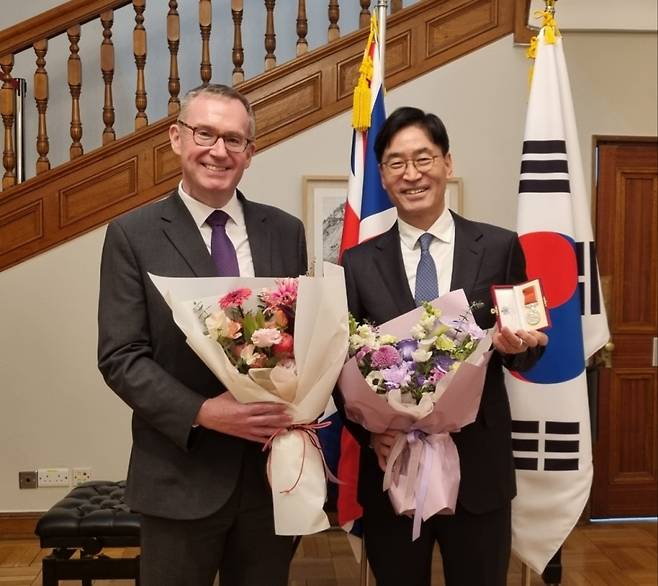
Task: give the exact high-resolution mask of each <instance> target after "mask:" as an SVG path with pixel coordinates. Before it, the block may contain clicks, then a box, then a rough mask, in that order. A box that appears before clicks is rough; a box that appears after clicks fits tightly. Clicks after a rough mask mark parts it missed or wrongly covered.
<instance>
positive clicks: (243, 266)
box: [178, 182, 255, 277]
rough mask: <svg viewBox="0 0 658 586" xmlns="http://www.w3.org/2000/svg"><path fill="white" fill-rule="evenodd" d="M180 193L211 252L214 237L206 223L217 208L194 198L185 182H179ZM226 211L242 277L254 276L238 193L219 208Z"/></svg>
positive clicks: (227, 227)
mask: <svg viewBox="0 0 658 586" xmlns="http://www.w3.org/2000/svg"><path fill="white" fill-rule="evenodd" d="M178 193H179V194H180V196H181V199H182V200H183V203H184V204H185V207H186V208H187V209H188V210H189V212H190V214H192V218H193V219H194V223H195V224H196V225H197V228H199V232H200V233H201V237H202V238H203V241H204V242H205V244H206V248H207V249H208V252H210V241H211V237H212V228H211V227H210V226H209V225H208V224H206V219H207V218H208V216H209V215H210V214H211V213H212V212H214V211H215V209H216V208H211V207H210V206H207V205H206V204H205V203H202V202H200V201H199V200H198V199H194V198H193V197H192V196H191V195H189V194H188V193H185V190H184V189H183V183H182V182H181V183H179V184H178ZM218 209H221V210H222V211H224V212H226V214H227V215H228V220H227V222H226V235H227V236H228V238H229V240H230V241H231V243H232V244H233V247H234V248H235V253H236V255H237V257H238V267H239V268H240V276H241V277H254V276H255V275H254V261H253V259H252V257H251V248H250V247H249V237H248V236H247V226H246V224H245V222H244V211H243V209H242V204H241V203H240V200H238V198H237V195H236V194H235V193H234V194H233V196H232V197H231V199H230V200H229V201H228V202H227V204H226V205H225V206H224V207H222V208H218Z"/></svg>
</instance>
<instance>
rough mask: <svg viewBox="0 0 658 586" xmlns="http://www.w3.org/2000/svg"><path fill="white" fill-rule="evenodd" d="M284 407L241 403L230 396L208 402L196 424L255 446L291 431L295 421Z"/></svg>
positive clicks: (227, 394) (226, 394)
mask: <svg viewBox="0 0 658 586" xmlns="http://www.w3.org/2000/svg"><path fill="white" fill-rule="evenodd" d="M287 408H288V406H287V405H285V404H283V403H265V402H260V403H240V402H239V401H237V400H236V399H235V397H233V395H231V393H229V392H225V393H222V394H221V395H218V396H217V397H212V398H211V399H206V400H205V401H204V402H203V404H202V405H201V409H199V413H198V414H197V416H196V420H195V422H194V423H195V424H196V425H201V426H203V427H205V428H207V429H213V430H215V431H219V432H221V433H226V434H229V435H235V436H237V437H241V438H244V439H247V440H250V441H252V442H260V443H265V442H266V441H267V440H268V439H269V438H270V437H271V436H272V435H273V434H274V433H276V432H277V431H278V430H280V429H282V428H286V427H289V426H290V424H291V423H292V417H291V416H290V415H288V413H287V412H286V409H287Z"/></svg>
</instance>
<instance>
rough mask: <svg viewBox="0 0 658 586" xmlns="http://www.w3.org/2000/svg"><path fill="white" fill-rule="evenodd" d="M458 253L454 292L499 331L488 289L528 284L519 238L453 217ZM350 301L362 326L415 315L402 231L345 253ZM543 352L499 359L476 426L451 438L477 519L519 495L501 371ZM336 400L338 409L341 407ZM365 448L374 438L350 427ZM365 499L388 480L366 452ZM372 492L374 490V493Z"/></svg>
mask: <svg viewBox="0 0 658 586" xmlns="http://www.w3.org/2000/svg"><path fill="white" fill-rule="evenodd" d="M453 217H454V221H455V251H454V257H453V271H452V280H451V285H450V289H451V290H455V289H464V292H465V293H466V296H467V297H468V299H469V301H471V302H473V301H481V302H483V304H484V306H483V307H481V308H480V309H477V310H475V311H474V317H475V319H476V321H477V323H478V324H479V325H480V327H482V328H490V327H492V326H493V325H494V321H495V320H494V316H493V314H492V313H491V308H492V302H491V293H490V287H491V286H492V285H503V284H513V283H519V282H522V281H524V280H525V279H526V272H525V258H524V256H523V251H522V250H521V246H520V244H519V240H518V238H517V236H516V234H514V233H513V232H510V231H509V230H504V229H502V228H498V227H496V226H491V225H489V224H482V223H479V222H473V221H470V220H467V219H465V218H462V217H461V216H459V215H457V214H454V213H453ZM343 266H344V267H345V281H346V285H347V301H348V305H349V310H350V312H351V313H352V315H354V316H355V318H356V319H357V320H359V321H362V320H368V321H370V322H371V323H375V324H381V323H384V322H386V321H389V320H391V319H393V318H394V317H397V316H398V315H401V314H403V313H406V312H408V311H411V310H412V309H414V308H415V303H414V299H413V295H412V293H411V290H410V289H409V283H408V281H407V276H406V273H405V269H404V263H403V260H402V252H401V250H400V236H399V233H398V227H397V224H395V225H394V226H393V228H391V229H390V230H389V231H388V232H385V233H384V234H382V235H380V236H378V237H376V238H373V239H372V240H369V241H367V242H364V243H363V244H361V245H359V246H357V247H355V248H352V249H350V250H348V251H346V252H345V254H344V256H343ZM541 352H542V351H541V349H539V350H534V349H533V350H530V351H527V352H525V353H523V354H517V355H514V356H507V357H502V356H501V355H500V354H498V353H497V352H494V354H493V356H492V358H491V361H490V362H489V367H488V370H487V378H486V381H485V386H484V391H483V393H482V401H481V403H480V410H479V412H478V416H477V420H476V421H475V422H474V423H472V424H471V425H468V426H466V427H465V428H464V429H462V431H461V432H459V433H456V434H453V439H454V441H455V444H456V445H457V450H458V452H459V457H460V467H461V483H460V487H459V501H460V503H461V504H462V506H464V507H465V508H466V509H467V510H469V511H471V512H474V513H481V512H485V511H490V510H493V509H496V508H498V507H501V506H503V505H504V504H505V503H506V502H508V501H509V500H510V499H511V498H512V497H513V496H514V495H515V494H516V485H515V479H514V465H513V460H512V445H511V417H510V409H509V402H508V399H507V393H506V390H505V384H504V381H503V370H502V365H503V363H505V365H506V366H508V367H510V368H512V369H514V370H525V369H527V368H529V367H530V366H532V365H533V364H534V363H535V361H536V360H537V358H538V356H540V355H541ZM340 400H341V399H340V397H337V403H340ZM350 430H351V431H352V432H353V434H354V435H355V437H356V438H357V440H359V441H360V443H361V444H362V446H366V445H367V441H368V437H367V436H366V435H365V434H364V431H365V430H363V428H360V427H358V426H356V427H355V424H350ZM361 454H362V458H361V472H360V479H359V499H360V500H361V504H363V505H364V506H367V501H368V491H372V490H377V491H379V492H380V493H381V480H382V474H381V470H380V469H379V466H378V465H377V461H376V458H375V457H374V453H373V451H372V450H370V449H362V451H361ZM373 487H374V488H373Z"/></svg>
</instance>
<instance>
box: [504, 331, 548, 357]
mask: <svg viewBox="0 0 658 586" xmlns="http://www.w3.org/2000/svg"><path fill="white" fill-rule="evenodd" d="M546 344H548V336H547V335H546V334H545V333H544V332H540V331H539V330H529V331H526V330H517V331H516V332H512V330H510V329H509V328H508V327H504V328H503V329H502V330H501V331H498V332H495V333H494V335H493V345H494V347H495V348H496V350H498V352H502V353H503V354H521V353H522V352H525V351H526V350H527V349H528V348H535V347H536V346H546Z"/></svg>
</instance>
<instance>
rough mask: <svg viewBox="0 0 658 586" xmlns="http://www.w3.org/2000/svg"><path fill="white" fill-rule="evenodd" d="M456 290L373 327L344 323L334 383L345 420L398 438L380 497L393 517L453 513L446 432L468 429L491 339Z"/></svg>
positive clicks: (453, 457)
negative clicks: (345, 340)
mask: <svg viewBox="0 0 658 586" xmlns="http://www.w3.org/2000/svg"><path fill="white" fill-rule="evenodd" d="M472 309H473V306H469V304H468V301H467V299H466V295H465V294H464V291H463V290H461V289H460V290H458V291H452V292H450V293H448V294H447V295H444V296H442V297H440V298H439V299H437V300H435V301H433V302H432V303H425V304H424V305H423V306H422V307H418V308H417V309H415V310H413V311H411V312H409V313H406V314H404V315H402V316H400V317H398V318H396V319H394V320H391V321H389V322H387V323H385V324H382V325H380V326H378V327H374V326H372V325H370V324H358V323H356V322H355V321H354V320H353V319H351V321H350V346H349V355H350V357H351V358H350V360H348V362H347V363H346V364H345V366H344V367H343V371H342V372H341V376H340V379H339V386H340V390H341V392H342V394H343V397H344V399H345V410H346V413H347V416H348V417H349V418H350V419H352V420H353V421H356V422H357V423H359V424H360V425H362V426H363V427H365V428H366V429H368V430H369V431H371V432H373V433H382V432H384V431H391V430H395V431H399V432H400V433H399V436H398V439H397V441H396V443H395V445H394V446H393V449H392V451H391V454H390V456H389V458H388V462H387V469H386V472H385V474H384V487H383V488H384V490H388V491H389V496H390V498H391V502H392V504H393V507H394V509H395V511H396V512H397V513H398V514H410V515H411V514H413V517H414V527H413V539H416V538H417V537H418V535H420V524H421V520H422V519H428V518H429V517H431V516H432V515H434V514H436V513H439V512H441V513H445V514H452V513H454V511H455V505H456V502H457V493H458V490H459V480H460V473H459V456H458V454H457V448H456V446H455V445H454V442H453V441H452V439H451V437H450V435H449V434H450V433H451V432H456V431H459V429H461V428H462V427H463V426H465V425H468V424H469V423H472V422H473V421H475V417H476V415H477V411H478V408H479V405H480V398H481V396H482V389H483V386H484V379H485V376H486V366H487V364H488V361H489V358H490V355H491V352H489V348H490V347H491V335H490V334H489V333H487V332H484V331H482V330H481V329H480V328H479V327H478V326H477V324H476V323H475V320H474V319H473V315H472Z"/></svg>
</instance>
